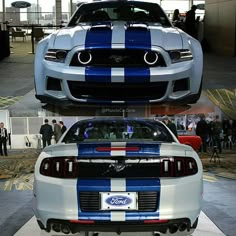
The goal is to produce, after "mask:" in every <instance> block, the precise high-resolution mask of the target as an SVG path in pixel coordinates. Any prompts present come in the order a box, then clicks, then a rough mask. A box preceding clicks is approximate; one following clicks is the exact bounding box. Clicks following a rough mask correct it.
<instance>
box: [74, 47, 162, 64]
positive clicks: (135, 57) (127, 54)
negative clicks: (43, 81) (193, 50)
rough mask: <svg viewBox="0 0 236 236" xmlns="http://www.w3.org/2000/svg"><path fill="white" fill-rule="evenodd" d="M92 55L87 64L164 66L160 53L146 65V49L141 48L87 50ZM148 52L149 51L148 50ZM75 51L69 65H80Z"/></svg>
mask: <svg viewBox="0 0 236 236" xmlns="http://www.w3.org/2000/svg"><path fill="white" fill-rule="evenodd" d="M87 52H89V53H90V54H91V56H92V60H91V62H90V63H89V64H88V65H89V66H96V67H104V66H105V67H107V66H109V67H126V68H127V67H166V63H165V61H164V58H163V57H162V55H161V54H160V53H157V54H158V60H157V62H156V63H155V64H154V65H151V66H150V65H147V64H146V63H145V61H144V55H145V53H146V52H147V50H143V49H92V50H87ZM149 52H150V51H149ZM78 53H79V52H76V53H75V54H74V56H73V58H72V60H71V63H70V66H82V65H81V64H80V63H79V61H78Z"/></svg>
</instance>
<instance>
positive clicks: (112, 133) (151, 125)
mask: <svg viewBox="0 0 236 236" xmlns="http://www.w3.org/2000/svg"><path fill="white" fill-rule="evenodd" d="M129 140H132V141H133V140H150V141H159V142H173V141H174V140H173V137H172V135H171V134H170V132H169V131H168V130H167V129H166V127H165V126H164V125H163V124H161V123H159V122H156V121H144V120H142V121H141V120H126V119H124V120H122V119H121V120H96V119H95V120H86V121H79V122H77V123H76V124H74V125H73V126H72V127H71V128H70V129H69V130H68V132H67V134H66V135H65V137H64V139H63V140H62V141H63V142H65V143H77V142H89V141H109V142H112V141H113V142H114V141H126V142H127V141H129Z"/></svg>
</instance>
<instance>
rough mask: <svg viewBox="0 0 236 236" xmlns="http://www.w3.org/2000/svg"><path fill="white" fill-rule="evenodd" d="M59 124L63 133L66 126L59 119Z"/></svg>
mask: <svg viewBox="0 0 236 236" xmlns="http://www.w3.org/2000/svg"><path fill="white" fill-rule="evenodd" d="M59 125H60V127H61V134H64V133H65V131H66V129H67V128H66V126H65V125H64V122H63V121H61V120H60V121H59Z"/></svg>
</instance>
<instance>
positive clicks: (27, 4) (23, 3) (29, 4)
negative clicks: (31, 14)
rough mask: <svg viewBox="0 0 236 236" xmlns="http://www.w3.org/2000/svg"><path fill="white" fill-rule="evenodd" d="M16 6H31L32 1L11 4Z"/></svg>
mask: <svg viewBox="0 0 236 236" xmlns="http://www.w3.org/2000/svg"><path fill="white" fill-rule="evenodd" d="M11 5H12V6H13V7H15V8H27V7H30V6H31V3H29V2H25V1H16V2H13V3H12V4H11Z"/></svg>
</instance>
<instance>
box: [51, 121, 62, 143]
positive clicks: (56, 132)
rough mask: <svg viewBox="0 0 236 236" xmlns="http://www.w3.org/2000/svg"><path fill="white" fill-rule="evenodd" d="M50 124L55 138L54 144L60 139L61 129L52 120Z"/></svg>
mask: <svg viewBox="0 0 236 236" xmlns="http://www.w3.org/2000/svg"><path fill="white" fill-rule="evenodd" d="M52 124H53V127H54V128H53V134H54V137H55V141H56V143H57V142H58V141H59V139H60V137H61V134H62V133H61V127H60V126H59V125H58V124H57V121H56V120H52Z"/></svg>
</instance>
